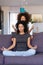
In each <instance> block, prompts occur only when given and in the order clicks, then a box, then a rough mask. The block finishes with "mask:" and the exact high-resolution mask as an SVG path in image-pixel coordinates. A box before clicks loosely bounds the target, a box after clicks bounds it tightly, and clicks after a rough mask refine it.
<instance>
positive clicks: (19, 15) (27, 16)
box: [17, 12, 31, 23]
mask: <svg viewBox="0 0 43 65" xmlns="http://www.w3.org/2000/svg"><path fill="white" fill-rule="evenodd" d="M22 16H24V17H25V18H26V22H27V23H28V22H29V21H30V19H31V14H29V13H28V12H24V13H19V14H18V17H17V20H18V21H21V17H22Z"/></svg>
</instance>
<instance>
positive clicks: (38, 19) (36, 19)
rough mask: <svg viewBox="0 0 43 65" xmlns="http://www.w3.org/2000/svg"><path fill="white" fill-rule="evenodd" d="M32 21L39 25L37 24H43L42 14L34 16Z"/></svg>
mask: <svg viewBox="0 0 43 65" xmlns="http://www.w3.org/2000/svg"><path fill="white" fill-rule="evenodd" d="M31 19H32V22H33V23H37V22H39V23H41V22H42V21H43V20H42V19H43V17H42V14H32V15H31Z"/></svg>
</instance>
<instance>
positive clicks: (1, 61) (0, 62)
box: [0, 54, 4, 64]
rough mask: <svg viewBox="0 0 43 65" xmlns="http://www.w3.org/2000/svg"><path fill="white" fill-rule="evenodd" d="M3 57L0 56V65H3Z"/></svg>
mask: <svg viewBox="0 0 43 65" xmlns="http://www.w3.org/2000/svg"><path fill="white" fill-rule="evenodd" d="M3 58H4V57H3V55H2V54H0V64H3Z"/></svg>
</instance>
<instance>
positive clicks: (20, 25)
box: [18, 24, 24, 32]
mask: <svg viewBox="0 0 43 65" xmlns="http://www.w3.org/2000/svg"><path fill="white" fill-rule="evenodd" d="M18 29H19V31H20V32H24V26H23V24H19V25H18Z"/></svg>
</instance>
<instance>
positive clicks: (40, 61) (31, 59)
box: [5, 54, 43, 65]
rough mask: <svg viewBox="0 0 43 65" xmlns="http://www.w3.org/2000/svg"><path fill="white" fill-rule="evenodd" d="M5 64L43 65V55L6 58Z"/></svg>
mask: <svg viewBox="0 0 43 65" xmlns="http://www.w3.org/2000/svg"><path fill="white" fill-rule="evenodd" d="M5 64H18V65H20V64H21V65H22V64H23V65H43V54H37V55H34V56H13V57H11V56H5Z"/></svg>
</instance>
